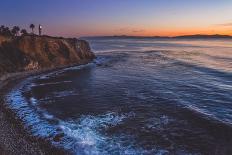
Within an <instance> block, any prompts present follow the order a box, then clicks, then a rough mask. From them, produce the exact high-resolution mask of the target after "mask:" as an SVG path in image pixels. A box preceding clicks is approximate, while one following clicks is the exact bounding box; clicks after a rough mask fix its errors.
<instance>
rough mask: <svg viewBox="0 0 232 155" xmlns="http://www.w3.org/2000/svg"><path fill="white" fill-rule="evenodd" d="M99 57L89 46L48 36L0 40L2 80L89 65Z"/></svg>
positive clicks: (0, 71)
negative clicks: (24, 73) (6, 75)
mask: <svg viewBox="0 0 232 155" xmlns="http://www.w3.org/2000/svg"><path fill="white" fill-rule="evenodd" d="M94 58H95V56H94V54H93V53H92V52H91V50H90V47H89V44H88V42H86V41H84V40H77V39H64V38H55V37H47V36H41V37H40V36H21V37H18V38H15V39H9V38H4V37H3V36H1V37H0V76H1V75H2V74H4V73H9V72H16V71H27V70H35V69H46V68H54V67H58V66H64V65H72V64H76V63H80V62H82V61H85V62H88V61H91V60H92V59H94Z"/></svg>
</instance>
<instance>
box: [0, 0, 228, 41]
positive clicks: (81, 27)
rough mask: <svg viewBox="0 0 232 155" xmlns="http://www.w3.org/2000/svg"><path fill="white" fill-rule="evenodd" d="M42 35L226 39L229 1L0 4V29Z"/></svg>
mask: <svg viewBox="0 0 232 155" xmlns="http://www.w3.org/2000/svg"><path fill="white" fill-rule="evenodd" d="M30 23H34V24H36V25H38V24H42V25H43V28H44V32H45V33H46V34H48V35H56V36H61V35H62V36H68V37H80V36H96V35H134V36H158V35H159V36H175V35H187V34H228V35H232V0H2V1H1V4H0V25H6V26H10V27H12V26H14V25H19V26H20V27H21V28H22V27H24V28H27V29H28V31H30V29H29V28H28V25H29V24H30Z"/></svg>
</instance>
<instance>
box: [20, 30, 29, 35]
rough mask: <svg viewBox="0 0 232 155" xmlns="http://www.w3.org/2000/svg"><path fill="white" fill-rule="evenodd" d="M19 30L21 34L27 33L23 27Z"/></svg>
mask: <svg viewBox="0 0 232 155" xmlns="http://www.w3.org/2000/svg"><path fill="white" fill-rule="evenodd" d="M20 32H21V34H22V35H27V34H28V33H27V30H25V29H22V30H21V31H20Z"/></svg>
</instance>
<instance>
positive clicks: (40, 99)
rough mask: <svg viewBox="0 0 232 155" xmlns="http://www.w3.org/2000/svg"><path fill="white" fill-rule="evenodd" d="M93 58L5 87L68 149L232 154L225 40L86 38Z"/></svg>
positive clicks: (34, 125) (20, 108)
mask: <svg viewBox="0 0 232 155" xmlns="http://www.w3.org/2000/svg"><path fill="white" fill-rule="evenodd" d="M89 42H90V43H91V47H92V49H93V51H94V52H95V53H96V55H97V59H96V60H95V61H94V62H92V63H90V64H88V65H84V66H79V67H72V68H67V69H63V70H59V71H55V72H52V73H49V74H44V75H40V76H36V77H31V78H28V79H26V80H24V81H22V82H21V83H19V84H18V85H17V86H16V87H15V88H14V89H13V90H12V91H11V92H10V93H9V95H8V100H9V101H10V102H9V106H10V108H12V109H14V110H15V111H16V113H17V114H18V116H19V118H21V119H22V120H23V121H24V122H25V124H26V127H27V128H28V131H30V132H32V133H33V134H34V135H36V136H39V137H43V138H45V139H48V140H49V141H51V142H52V143H53V144H54V145H56V146H59V147H63V148H65V149H67V150H69V151H70V152H72V153H73V154H91V155H92V154H99V155H104V154H115V155H117V154H122V155H124V154H129V155H134V154H135V155H136V154H139V155H140V154H149V155H150V154H154V155H166V154H178V155H179V154H180V155H182V154H221V155H225V154H228V155H230V154H232V45H231V41H230V40H185V41H184V40H181V41H180V40H179V41H178V40H152V39H144V40H135V39H134V40H130V39H125V40H116V39H113V40H104V39H99V40H89Z"/></svg>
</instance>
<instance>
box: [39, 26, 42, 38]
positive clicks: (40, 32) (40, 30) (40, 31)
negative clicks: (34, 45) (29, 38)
mask: <svg viewBox="0 0 232 155" xmlns="http://www.w3.org/2000/svg"><path fill="white" fill-rule="evenodd" d="M41 34H42V26H41V25H39V35H40V36H41Z"/></svg>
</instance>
